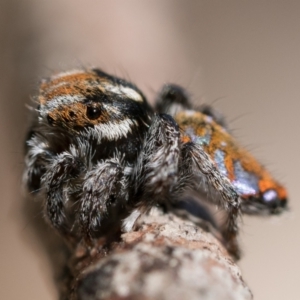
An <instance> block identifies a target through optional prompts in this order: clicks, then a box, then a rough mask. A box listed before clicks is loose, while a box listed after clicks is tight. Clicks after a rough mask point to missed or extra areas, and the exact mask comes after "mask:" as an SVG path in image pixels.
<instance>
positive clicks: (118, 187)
mask: <svg viewBox="0 0 300 300" xmlns="http://www.w3.org/2000/svg"><path fill="white" fill-rule="evenodd" d="M124 173H125V169H124V167H123V166H122V163H121V161H120V159H119V158H117V157H115V158H112V159H108V160H106V161H103V162H98V163H97V164H96V166H95V167H94V168H93V169H92V170H90V171H88V172H87V174H86V176H85V178H84V182H83V194H82V200H81V205H80V209H79V225H80V228H81V231H82V233H83V236H84V238H85V241H86V242H87V243H88V244H91V243H92V237H93V236H99V235H101V234H103V233H107V232H108V231H110V230H111V229H112V228H111V227H112V226H113V225H114V224H116V223H118V221H120V219H121V218H122V216H123V215H124V214H125V212H126V207H125V203H126V201H127V198H128V197H127V193H126V191H127V186H128V180H127V175H126V174H124ZM115 227H116V226H115Z"/></svg>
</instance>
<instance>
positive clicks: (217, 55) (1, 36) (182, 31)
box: [0, 0, 300, 300]
mask: <svg viewBox="0 0 300 300" xmlns="http://www.w3.org/2000/svg"><path fill="white" fill-rule="evenodd" d="M299 15H300V2H299V1H296V0H295V1H292V0H289V1H278V0H269V1H267V0H266V1H259V0H253V1H243V0H235V1H231V0H227V1H222V0H219V1H214V0H210V1H200V0H194V1H192V0H190V1H179V0H178V1H171V0H170V1H169V0H164V1H161V0H144V1H140V0H127V1H122V0H118V1H109V0H106V1H100V0H99V1H93V0H85V1H79V0H76V1H75V0H72V1H71V0H69V1H60V0H52V1H40V0H22V1H18V0H1V1H0V66H1V68H0V145H1V147H0V154H1V156H0V191H1V194H0V195H1V199H0V235H1V239H0V270H1V273H0V299H44V300H48V299H56V298H57V295H56V290H55V287H54V285H53V283H52V275H51V272H50V264H49V262H48V260H47V256H46V254H45V252H44V251H43V249H42V248H41V247H40V245H39V242H38V240H37V238H36V237H35V235H34V234H33V232H32V230H31V229H30V227H31V224H30V223H31V221H28V220H26V219H25V218H24V217H23V210H24V202H23V201H24V200H23V196H22V191H21V181H22V180H21V173H22V168H23V157H22V150H23V140H24V135H25V132H26V127H27V125H28V119H29V118H28V116H29V112H28V110H27V109H26V108H25V104H26V103H27V104H28V103H30V96H33V95H34V94H35V88H36V87H37V83H38V80H39V79H40V78H41V77H43V76H47V75H49V74H51V72H53V71H57V70H66V69H69V68H74V67H78V66H99V67H101V68H103V69H104V70H106V71H108V72H111V73H113V74H117V75H119V76H123V77H126V78H130V79H131V80H132V81H134V82H135V83H136V84H137V85H138V86H139V87H140V88H141V89H142V90H144V91H145V93H146V95H147V96H148V97H149V99H150V100H153V99H154V96H155V92H156V91H157V90H158V89H159V87H160V86H161V85H162V84H163V83H165V82H176V83H178V84H181V85H182V86H184V87H186V88H187V89H189V91H190V92H191V95H192V97H193V99H194V101H195V102H197V103H200V102H207V103H214V106H215V107H216V108H217V109H219V110H220V111H222V112H223V113H224V114H225V115H226V116H227V119H228V120H229V123H230V126H231V128H232V129H233V130H234V135H235V136H236V137H238V138H239V140H240V141H241V142H242V143H243V145H245V146H246V147H247V148H248V149H250V150H251V151H252V153H254V154H255V155H256V156H257V157H258V158H259V159H260V160H261V161H262V162H263V163H264V164H265V165H267V166H268V167H269V169H270V170H271V171H272V172H273V173H274V174H275V176H276V177H277V178H278V179H280V180H281V181H282V182H283V183H285V184H286V186H287V188H288V190H289V194H290V207H291V210H290V212H289V213H287V214H285V215H283V216H281V217H272V218H257V217H251V218H250V217H244V218H243V225H242V229H241V244H242V247H243V250H244V257H243V259H242V260H241V261H240V263H239V264H240V266H241V269H242V272H243V276H244V279H245V280H246V281H247V283H248V284H249V286H250V287H251V288H252V291H253V293H254V297H255V299H257V300H263V299H272V300H282V299H289V300H293V299H295V300H296V299H300V286H299V285H300V282H299V279H300V259H299V253H300V234H299V231H298V230H299V228H300V219H299V218H300V215H299V208H300V201H299V199H298V198H299V197H298V195H299V191H297V187H299V188H300V184H299V170H300V159H299V153H300V138H299V129H300V119H299V111H300V59H299V57H300V18H299Z"/></svg>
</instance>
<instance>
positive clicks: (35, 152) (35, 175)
mask: <svg viewBox="0 0 300 300" xmlns="http://www.w3.org/2000/svg"><path fill="white" fill-rule="evenodd" d="M25 147H26V148H25V150H26V156H25V165H26V169H25V172H24V175H23V181H24V182H25V183H26V187H27V189H28V190H29V192H30V193H38V192H39V191H40V189H41V178H42V176H43V175H44V174H45V172H46V166H47V164H48V163H49V161H51V159H52V158H53V157H54V156H55V155H54V154H53V153H52V152H51V151H50V149H49V145H48V143H47V142H46V141H44V140H43V139H42V138H41V137H39V136H36V135H35V133H34V132H33V131H31V132H30V134H29V137H28V139H27V141H26V145H25Z"/></svg>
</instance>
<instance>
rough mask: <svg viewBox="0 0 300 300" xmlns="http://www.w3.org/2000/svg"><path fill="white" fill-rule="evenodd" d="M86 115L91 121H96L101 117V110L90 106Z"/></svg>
mask: <svg viewBox="0 0 300 300" xmlns="http://www.w3.org/2000/svg"><path fill="white" fill-rule="evenodd" d="M86 115H87V117H88V118H89V119H90V120H96V119H98V118H99V117H100V115H101V109H100V108H99V107H98V106H94V105H89V106H87V108H86Z"/></svg>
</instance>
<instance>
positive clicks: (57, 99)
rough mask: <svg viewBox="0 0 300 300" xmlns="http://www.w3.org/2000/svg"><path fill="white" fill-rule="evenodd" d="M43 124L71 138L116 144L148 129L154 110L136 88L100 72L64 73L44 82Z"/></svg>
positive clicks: (42, 85)
mask: <svg viewBox="0 0 300 300" xmlns="http://www.w3.org/2000/svg"><path fill="white" fill-rule="evenodd" d="M38 101H39V108H38V111H39V123H40V124H46V125H47V126H51V127H53V128H56V129H58V130H60V131H63V132H65V133H67V134H72V135H88V136H90V137H93V138H95V139H96V140H98V141H99V142H100V141H101V140H102V139H103V138H105V139H106V140H110V141H114V140H118V139H120V138H122V137H126V136H127V134H129V133H134V132H135V131H137V132H139V131H140V130H143V128H147V127H148V125H149V124H150V122H151V117H152V110H151V108H150V106H149V105H148V103H147V101H146V99H145V97H144V95H143V94H142V93H141V92H140V91H139V90H138V89H137V87H135V86H134V85H133V84H131V83H129V82H127V81H125V80H122V79H119V78H116V77H113V76H110V75H108V74H106V73H104V72H102V71H101V70H99V69H89V70H74V71H71V72H66V73H60V74H58V75H56V76H52V77H50V78H49V79H48V80H45V81H43V82H42V84H41V87H40V94H39V97H38Z"/></svg>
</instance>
